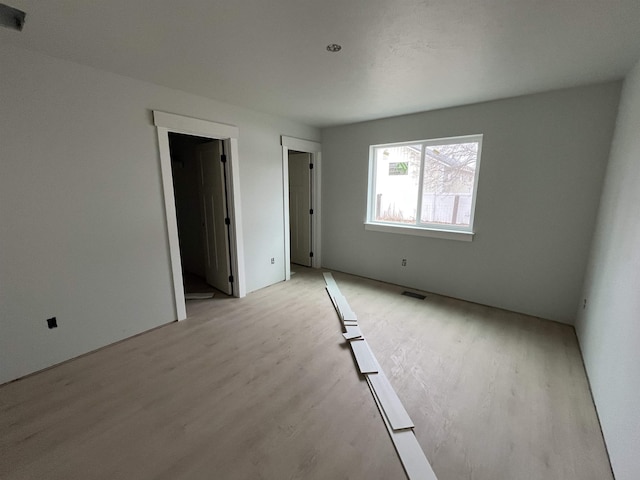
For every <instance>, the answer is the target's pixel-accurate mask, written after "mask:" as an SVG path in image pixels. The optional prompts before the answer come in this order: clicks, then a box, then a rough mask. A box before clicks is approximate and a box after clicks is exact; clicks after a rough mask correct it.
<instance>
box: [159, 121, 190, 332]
mask: <svg viewBox="0 0 640 480" xmlns="http://www.w3.org/2000/svg"><path fill="white" fill-rule="evenodd" d="M157 134H158V149H159V151H160V171H161V173H162V191H163V193H164V211H165V217H166V219H167V237H168V241H169V257H170V258H169V262H170V268H171V278H172V283H173V306H174V309H175V315H176V320H184V319H185V318H187V307H186V305H185V299H184V284H183V280H182V264H181V261H180V244H179V240H178V222H177V220H176V199H175V196H174V193H173V174H172V172H171V152H170V151H169V130H168V129H167V128H163V127H158V128H157Z"/></svg>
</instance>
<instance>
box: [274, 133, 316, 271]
mask: <svg viewBox="0 0 640 480" xmlns="http://www.w3.org/2000/svg"><path fill="white" fill-rule="evenodd" d="M281 143H282V173H283V178H282V180H283V186H284V188H283V192H282V193H283V200H284V211H283V217H284V238H285V242H284V267H285V271H284V279H285V280H290V279H291V262H292V254H291V237H292V233H291V226H292V223H291V219H290V217H291V208H290V205H289V204H290V201H289V196H290V193H291V189H290V178H289V168H290V160H289V152H291V153H293V154H295V155H298V154H306V155H308V158H309V160H308V162H309V163H308V165H309V167H308V169H307V173H306V175H309V176H310V178H309V181H308V185H309V190H310V191H309V196H308V198H309V202H310V203H309V207H308V209H307V210H306V211H307V212H309V211H312V212H313V213H311V214H310V215H308V217H307V219H308V220H309V222H310V225H309V243H308V245H309V248H307V246H306V245H307V242H306V240H304V241H303V242H301V243H302V245H304V249H303V250H302V251H303V252H304V251H307V250H308V253H307V255H308V257H307V258H306V261H307V262H309V263H310V266H311V267H313V268H320V267H321V265H322V261H321V256H320V254H321V253H322V249H321V243H320V242H321V240H322V234H321V222H320V219H321V211H320V208H321V206H322V202H321V198H320V194H321V192H322V188H321V172H322V170H321V156H322V154H321V145H320V143H318V142H313V141H311V140H303V139H300V138H295V137H286V136H284V135H283V136H282V137H281ZM293 161H295V160H292V162H293ZM304 161H306V160H303V162H304ZM292 162H291V163H292ZM292 165H293V163H292ZM293 168H294V169H295V168H296V165H293ZM300 175H301V176H302V172H300ZM303 196H304V194H303ZM299 211H300V212H301V213H303V212H304V211H305V210H304V209H301V210H299ZM294 222H295V220H294ZM296 228H297V226H296ZM302 231H304V232H306V231H307V230H306V227H303V229H302ZM300 260H303V259H300ZM296 263H297V262H296Z"/></svg>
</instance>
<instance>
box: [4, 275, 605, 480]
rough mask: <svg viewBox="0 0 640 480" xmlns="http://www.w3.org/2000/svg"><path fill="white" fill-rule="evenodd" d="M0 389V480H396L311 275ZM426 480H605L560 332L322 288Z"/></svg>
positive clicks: (191, 307)
mask: <svg viewBox="0 0 640 480" xmlns="http://www.w3.org/2000/svg"><path fill="white" fill-rule="evenodd" d="M296 271H297V273H296V275H294V276H293V277H292V281H291V282H287V283H280V284H278V285H274V286H272V287H269V288H265V289H263V290H260V291H258V292H254V293H251V294H250V295H248V296H247V297H246V298H244V299H232V298H223V297H221V298H217V297H216V298H214V299H212V300H206V301H194V302H189V303H188V313H189V319H188V320H186V321H184V322H180V323H173V324H170V325H167V326H165V327H162V328H159V329H156V330H154V331H151V332H148V333H146V334H143V335H140V336H138V337H135V338H132V339H129V340H127V341H124V342H121V343H119V344H116V345H112V346H110V347H107V348H104V349H102V350H100V351H97V352H95V353H93V354H90V355H86V356H84V357H81V358H78V359H76V360H73V361H70V362H67V363H65V364H63V365H60V366H58V367H55V368H52V369H49V370H47V371H45V372H42V373H40V374H36V375H33V376H30V377H27V378H25V379H23V380H21V381H17V382H13V383H10V384H7V385H4V386H2V387H0V478H2V479H11V480H17V479H50V480H56V479H60V480H73V479H82V480H92V479H109V480H112V479H135V480H144V479H167V480H169V479H222V480H227V479H243V480H244V479H270V480H271V479H272V480H283V479H323V480H335V479H363V480H364V479H367V480H371V479H381V480H382V479H384V480H395V479H403V478H405V477H404V473H403V470H402V467H401V464H400V462H399V460H398V458H397V456H396V454H395V451H394V450H393V446H392V443H391V441H390V439H389V437H388V435H387V433H386V431H385V427H384V424H383V422H382V420H381V419H380V417H379V413H378V411H377V409H376V407H375V404H374V401H373V399H372V397H371V393H370V391H369V389H368V387H367V385H366V382H365V381H364V380H363V378H362V377H361V376H359V375H358V374H357V372H356V369H355V366H354V360H353V358H352V356H351V353H350V351H349V350H348V349H347V348H345V345H344V344H343V343H342V337H341V334H340V325H339V322H338V319H337V316H336V314H335V311H334V310H333V307H332V304H331V302H330V300H329V298H328V296H327V294H326V292H325V290H324V282H323V279H322V275H321V273H320V271H318V270H311V269H305V268H296ZM334 278H335V279H336V281H337V282H338V286H339V287H340V289H341V291H342V293H343V294H344V295H345V296H346V298H347V300H348V301H349V303H350V305H351V307H352V308H353V310H354V311H355V312H356V313H357V314H358V317H359V321H360V325H361V328H362V330H363V332H364V334H365V335H366V337H367V340H368V341H369V343H370V345H371V347H372V349H373V351H374V353H375V354H376V356H377V358H378V360H379V362H380V363H381V365H382V368H383V369H384V371H385V372H386V374H387V376H388V377H389V379H390V381H391V383H392V384H393V386H394V388H395V389H396V391H397V393H398V395H399V396H400V398H401V399H402V401H403V403H404V405H405V407H406V408H407V411H408V412H409V414H410V415H411V417H412V419H413V421H414V423H415V425H416V428H415V431H416V434H417V437H418V440H419V442H420V444H421V445H422V447H423V449H424V451H425V453H426V455H427V457H428V458H429V459H430V461H431V464H432V466H433V469H434V471H435V473H436V474H437V475H438V478H439V480H462V479H465V480H502V479H504V480H555V479H557V480H610V479H611V478H612V476H611V473H610V470H609V465H608V461H607V456H606V452H605V448H604V445H603V441H602V437H601V433H600V430H599V427H598V422H597V419H596V413H595V411H594V407H593V404H592V402H591V397H590V394H589V390H588V385H587V381H586V378H585V373H584V369H583V365H582V361H581V359H580V355H579V351H578V346H577V342H576V338H575V335H574V331H573V329H572V328H570V327H567V326H563V325H560V324H556V323H552V322H548V321H543V320H540V319H536V318H532V317H527V316H525V315H518V314H514V313H510V312H506V311H502V310H497V309H493V308H489V307H484V306H480V305H475V304H470V303H466V302H462V301H457V300H453V299H450V298H443V297H438V296H435V295H429V296H428V297H427V299H426V300H416V299H413V298H409V297H405V296H402V295H400V292H401V291H402V289H401V288H400V287H395V286H390V285H385V284H381V283H379V282H374V281H370V280H365V279H361V278H356V277H352V276H348V275H345V274H340V273H334Z"/></svg>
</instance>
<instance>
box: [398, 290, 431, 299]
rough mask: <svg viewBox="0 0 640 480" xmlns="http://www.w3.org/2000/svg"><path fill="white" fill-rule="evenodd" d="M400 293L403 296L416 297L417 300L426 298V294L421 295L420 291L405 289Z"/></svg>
mask: <svg viewBox="0 0 640 480" xmlns="http://www.w3.org/2000/svg"><path fill="white" fill-rule="evenodd" d="M402 295H404V296H405V297H411V298H417V299H418V300H424V299H425V298H427V296H426V295H422V294H421V293H416V292H407V291H406V290H405V291H404V292H402Z"/></svg>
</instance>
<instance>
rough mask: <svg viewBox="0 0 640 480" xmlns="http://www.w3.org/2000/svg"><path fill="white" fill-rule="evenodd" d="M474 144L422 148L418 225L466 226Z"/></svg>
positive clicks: (475, 147) (475, 155) (469, 207)
mask: <svg viewBox="0 0 640 480" xmlns="http://www.w3.org/2000/svg"><path fill="white" fill-rule="evenodd" d="M477 159H478V142H471V143H453V144H445V145H430V146H426V147H425V156H424V181H423V185H422V211H421V212H420V221H421V222H422V223H437V224H444V225H460V226H468V225H469V224H470V222H471V207H472V205H471V203H472V196H473V184H474V181H475V173H476V162H477Z"/></svg>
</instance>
